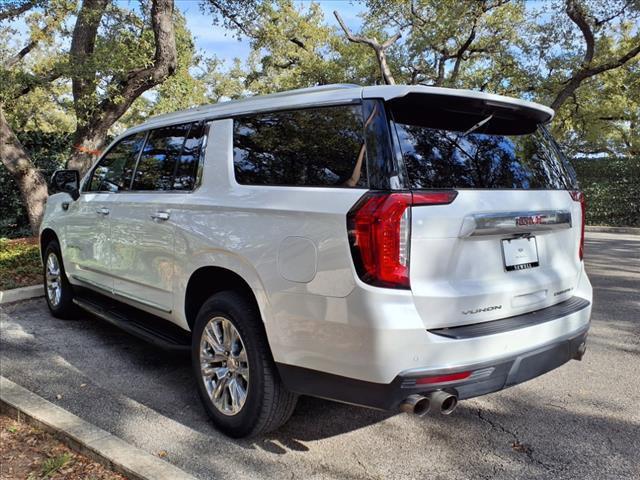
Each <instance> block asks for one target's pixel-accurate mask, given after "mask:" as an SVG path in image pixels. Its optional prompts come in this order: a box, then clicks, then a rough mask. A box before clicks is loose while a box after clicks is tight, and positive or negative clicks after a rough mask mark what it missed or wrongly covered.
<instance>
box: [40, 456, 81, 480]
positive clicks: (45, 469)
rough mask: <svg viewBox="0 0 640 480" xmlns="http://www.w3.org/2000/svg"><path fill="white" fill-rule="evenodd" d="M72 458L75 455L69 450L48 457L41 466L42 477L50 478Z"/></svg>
mask: <svg viewBox="0 0 640 480" xmlns="http://www.w3.org/2000/svg"><path fill="white" fill-rule="evenodd" d="M72 459H73V457H72V456H71V454H70V453H69V452H64V453H62V454H61V455H56V456H55V457H50V458H47V459H46V460H45V461H44V462H42V466H41V467H40V477H41V478H49V477H50V476H51V475H53V474H54V473H56V472H57V471H58V470H60V469H61V468H62V467H64V466H65V465H66V464H67V463H69V462H70V461H71V460H72Z"/></svg>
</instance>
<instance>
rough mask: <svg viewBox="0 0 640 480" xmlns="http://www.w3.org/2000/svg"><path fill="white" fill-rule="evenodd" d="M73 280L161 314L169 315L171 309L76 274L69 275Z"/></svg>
mask: <svg viewBox="0 0 640 480" xmlns="http://www.w3.org/2000/svg"><path fill="white" fill-rule="evenodd" d="M71 276H72V277H73V278H74V279H76V280H79V281H80V282H82V283H84V284H86V285H89V286H90V287H92V288H94V289H95V290H99V291H100V292H104V293H107V294H109V295H113V296H116V297H122V298H126V299H127V300H130V301H132V302H136V303H139V304H141V305H145V306H147V307H151V308H153V309H155V310H159V311H161V312H165V313H171V309H170V308H166V307H163V306H161V305H158V304H157V303H153V302H149V301H148V300H143V299H141V298H139V297H135V296H133V295H130V294H128V293H124V292H122V291H120V290H116V289H113V288H107V287H105V286H103V285H100V284H99V283H96V282H93V281H91V280H88V279H86V278H84V277H82V276H81V275H77V274H72V275H71Z"/></svg>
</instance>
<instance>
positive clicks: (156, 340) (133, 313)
mask: <svg viewBox="0 0 640 480" xmlns="http://www.w3.org/2000/svg"><path fill="white" fill-rule="evenodd" d="M73 303H75V304H76V305H77V306H78V307H80V308H81V309H83V310H85V311H87V312H89V313H90V314H92V315H95V316H96V317H98V318H100V319H102V320H106V321H107V322H109V323H110V324H112V325H115V326H116V327H118V328H120V329H122V330H124V331H126V332H127V333H130V334H131V335H134V336H136V337H138V338H140V339H142V340H144V341H146V342H149V343H151V344H152V345H155V346H157V347H160V348H163V349H165V350H172V351H180V352H188V351H190V350H191V337H190V335H189V332H186V331H184V330H182V329H181V328H180V327H178V326H176V325H173V324H172V323H171V322H168V321H166V320H164V319H162V318H159V317H156V316H155V315H151V314H150V313H146V312H143V311H141V310H138V309H136V308H134V307H130V306H128V305H124V304H121V303H120V302H117V301H115V300H111V299H110V298H107V297H102V296H101V295H98V294H89V295H88V296H87V297H84V296H82V297H76V298H74V299H73Z"/></svg>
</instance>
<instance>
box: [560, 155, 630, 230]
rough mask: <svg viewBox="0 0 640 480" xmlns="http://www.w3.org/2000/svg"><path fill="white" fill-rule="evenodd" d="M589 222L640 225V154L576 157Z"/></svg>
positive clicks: (574, 163)
mask: <svg viewBox="0 0 640 480" xmlns="http://www.w3.org/2000/svg"><path fill="white" fill-rule="evenodd" d="M572 164H573V167H574V168H575V170H576V173H577V175H578V180H579V182H580V188H581V189H582V191H584V193H585V196H586V199H587V225H611V226H631V227H640V157H636V158H602V159H583V160H573V161H572Z"/></svg>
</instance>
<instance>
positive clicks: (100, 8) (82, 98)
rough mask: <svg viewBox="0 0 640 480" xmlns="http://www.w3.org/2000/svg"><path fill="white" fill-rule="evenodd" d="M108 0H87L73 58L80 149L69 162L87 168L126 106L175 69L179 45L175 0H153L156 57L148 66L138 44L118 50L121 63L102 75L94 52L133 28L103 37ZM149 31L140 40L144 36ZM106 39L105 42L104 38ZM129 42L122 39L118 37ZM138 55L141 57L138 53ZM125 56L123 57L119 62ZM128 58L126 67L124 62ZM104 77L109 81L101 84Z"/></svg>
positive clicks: (73, 42)
mask: <svg viewBox="0 0 640 480" xmlns="http://www.w3.org/2000/svg"><path fill="white" fill-rule="evenodd" d="M108 4H109V0H84V1H83V3H82V7H81V8H80V12H79V13H78V17H77V19H76V23H75V27H74V30H73V36H72V39H71V48H70V51H69V57H70V59H69V60H70V63H71V64H72V65H73V66H74V69H73V71H72V72H71V80H72V88H73V103H74V109H75V114H76V119H77V124H78V125H77V128H76V132H75V135H74V147H75V151H74V153H72V155H71V158H70V159H69V162H68V164H67V166H68V168H72V169H76V170H79V171H80V172H81V173H84V172H85V171H86V170H88V169H89V167H90V166H91V164H92V162H93V160H94V157H95V152H97V151H100V149H101V148H102V147H103V146H104V143H105V139H106V137H107V132H108V131H109V128H110V127H111V126H112V125H113V124H114V123H115V122H116V121H117V120H118V119H119V118H120V117H121V116H122V115H123V114H124V113H125V112H126V111H127V109H128V108H129V107H130V106H131V104H132V103H133V101H134V100H135V99H136V98H138V97H139V96H140V95H142V94H143V93H144V92H146V91H147V90H149V89H151V88H153V87H155V86H156V85H159V84H161V83H162V82H164V81H165V80H166V79H167V78H168V77H169V76H170V75H172V74H173V73H175V71H176V67H177V51H176V41H175V32H174V28H173V0H153V2H152V4H151V28H152V30H153V37H154V43H155V48H154V53H153V60H152V62H151V64H150V65H148V66H146V64H145V63H143V62H140V63H138V62H135V63H134V62H132V57H133V58H136V59H137V57H138V56H136V55H132V53H133V49H132V48H126V49H124V51H125V52H126V56H120V55H117V56H116V58H117V59H118V62H119V65H113V69H112V70H111V71H108V72H107V73H108V74H109V75H108V77H110V78H109V79H108V80H107V79H106V77H107V75H103V76H101V77H100V76H98V70H97V63H96V61H95V56H94V54H95V53H96V44H98V45H97V46H98V48H105V47H108V46H110V45H112V43H114V42H113V40H115V41H119V40H120V39H119V38H117V35H118V34H120V33H122V34H123V35H124V36H130V32H127V31H126V30H125V31H124V32H117V34H116V35H115V39H114V38H113V37H114V34H113V33H112V32H109V34H108V35H107V36H105V38H104V40H102V39H101V38H99V37H98V28H99V27H100V24H101V21H102V18H103V16H104V13H105V10H106V8H107V6H108ZM144 33H145V32H144V31H142V32H141V37H142V38H141V40H143V41H144V40H145V38H144ZM101 40H102V41H104V44H103V45H101V44H100V43H102V42H101ZM118 43H119V45H124V43H123V42H121V41H120V42H118ZM138 58H139V57H138ZM120 62H121V63H120ZM122 64H124V65H125V66H126V68H123V67H122V66H121V65H122ZM100 80H102V81H103V82H104V83H103V84H101V82H100Z"/></svg>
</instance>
